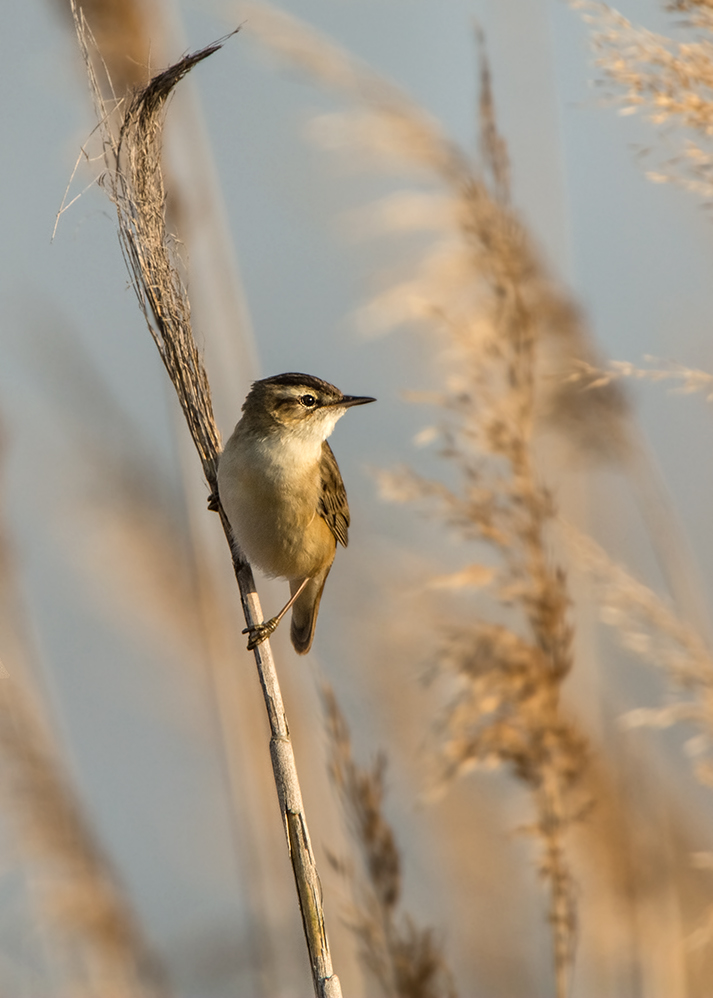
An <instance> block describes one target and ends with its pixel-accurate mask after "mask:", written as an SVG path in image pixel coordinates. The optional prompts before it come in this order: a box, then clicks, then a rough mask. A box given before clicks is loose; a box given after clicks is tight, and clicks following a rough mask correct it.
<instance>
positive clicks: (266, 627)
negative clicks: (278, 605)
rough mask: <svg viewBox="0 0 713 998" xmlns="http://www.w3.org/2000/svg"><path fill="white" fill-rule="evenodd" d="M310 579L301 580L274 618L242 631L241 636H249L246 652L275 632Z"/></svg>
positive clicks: (309, 576) (309, 577)
mask: <svg viewBox="0 0 713 998" xmlns="http://www.w3.org/2000/svg"><path fill="white" fill-rule="evenodd" d="M311 578H312V576H311V575H308V576H307V578H306V579H303V580H302V582H301V583H300V587H299V589H298V590H297V591H296V592H295V593H294V594H293V595H292V596H291V597H290V599H289V600H288V601H287V603H285V605H284V606H283V608H282V609H281V610H280V612H279V613H278V614H277V615H276V616H275V617H270V619H269V620H264V621H263V622H262V624H253V626H252V627H246V628H244V629H243V634H249V635H250V637H249V639H248V651H252V650H253V649H254V648H257V646H258V645H261V644H262V643H263V641H265V640H266V639H267V638H269V637H270V635H271V634H273V633H274V632H275V631H276V630H277V625H278V624H279V623H280V621H281V620H282V618H283V617H284V616H285V614H286V613H287V611H288V610H289V609H290V608H291V607H292V605H293V604H294V602H295V600H296V599H297V597H298V596H300V594H301V593H302V592H303V591H304V588H305V586H306V585H307V583H308V582H309V580H310V579H311Z"/></svg>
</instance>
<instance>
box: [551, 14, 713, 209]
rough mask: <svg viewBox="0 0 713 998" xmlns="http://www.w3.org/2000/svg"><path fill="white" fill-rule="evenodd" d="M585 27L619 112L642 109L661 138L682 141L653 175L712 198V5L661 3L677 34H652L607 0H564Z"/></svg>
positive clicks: (667, 141)
mask: <svg viewBox="0 0 713 998" xmlns="http://www.w3.org/2000/svg"><path fill="white" fill-rule="evenodd" d="M570 3H571V5H572V6H573V7H574V8H575V9H577V10H581V11H582V16H583V18H584V20H585V21H587V22H588V23H589V25H590V26H591V40H592V45H593V48H594V51H595V53H596V65H597V67H598V69H599V70H600V72H601V80H600V81H599V82H600V83H601V84H602V85H603V87H604V89H605V91H606V92H608V93H609V95H610V97H611V99H612V101H613V102H614V103H615V104H616V105H618V106H619V107H620V113H621V114H634V113H637V112H639V111H640V112H642V113H643V114H644V115H645V116H646V117H647V118H648V119H649V120H650V121H651V122H653V123H654V124H655V125H659V126H663V127H665V133H666V144H667V145H670V144H671V142H672V137H673V136H677V135H680V134H682V135H683V136H684V137H685V136H688V137H687V138H684V141H681V140H680V139H678V140H677V144H678V145H679V146H680V148H678V149H677V150H676V151H675V152H674V153H673V155H671V156H668V157H667V158H666V159H665V160H664V162H663V163H662V165H661V167H660V168H659V169H657V170H652V171H650V172H649V173H648V176H649V178H650V179H651V180H654V181H659V182H666V181H674V182H676V183H678V184H680V185H681V186H683V187H685V188H687V189H688V190H690V191H693V192H694V193H696V194H699V195H701V196H702V197H704V198H710V197H711V195H712V194H713V148H712V147H711V144H710V139H711V135H713V99H712V98H711V90H712V88H713V7H712V6H711V4H710V3H709V2H708V0H672V2H670V3H668V4H667V5H666V9H667V10H668V11H669V12H670V13H672V14H675V15H681V14H683V15H685V16H684V17H683V18H681V17H680V16H677V17H676V21H675V25H672V27H674V26H675V29H676V31H677V33H678V34H679V35H680V33H681V30H682V29H683V32H684V38H683V40H680V41H678V40H675V39H674V38H667V37H665V36H662V35H657V34H654V33H653V32H651V31H648V30H646V29H645V28H642V27H638V26H636V25H634V24H632V23H631V21H629V20H627V18H625V17H624V16H622V14H620V13H619V12H618V11H616V10H614V9H612V8H611V7H608V6H607V5H606V4H603V3H599V2H592V0H570Z"/></svg>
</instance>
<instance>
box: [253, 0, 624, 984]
mask: <svg viewBox="0 0 713 998" xmlns="http://www.w3.org/2000/svg"><path fill="white" fill-rule="evenodd" d="M249 30H251V31H253V32H257V33H258V34H259V35H260V36H261V37H262V38H263V39H264V40H265V41H266V42H267V43H268V44H269V45H270V46H271V47H273V48H274V49H276V50H277V51H278V52H279V53H280V54H281V55H282V56H283V57H285V58H286V59H287V60H288V61H289V62H290V64H292V65H297V66H299V67H300V68H303V69H305V70H306V71H307V72H308V73H310V74H311V75H312V76H314V77H316V78H317V79H319V80H320V81H321V82H323V83H326V85H327V86H328V87H331V88H334V87H337V88H339V89H340V90H343V91H346V93H347V95H348V96H349V97H351V98H353V99H355V100H356V101H357V103H358V104H359V105H360V108H359V110H358V111H356V112H354V111H350V112H347V113H346V114H344V115H343V116H335V115H332V116H330V117H329V118H328V119H326V120H323V121H322V122H321V123H320V129H319V131H320V134H321V135H322V137H323V138H325V139H326V140H327V141H328V142H330V143H331V144H333V145H339V146H342V147H347V148H348V149H349V152H350V153H351V155H352V157H353V156H354V155H355V154H359V153H361V154H364V153H367V154H369V155H370V156H371V157H372V158H374V157H376V159H377V162H378V164H379V165H380V166H383V165H384V163H386V164H387V165H389V166H393V165H394V163H396V164H397V165H398V166H399V167H400V168H401V169H403V168H406V169H408V170H412V171H414V170H415V171H417V172H418V173H419V175H420V176H423V175H425V177H426V178H427V179H428V180H430V182H431V183H433V182H435V184H436V185H437V190H438V194H437V196H431V197H428V196H427V195H425V194H423V193H419V194H418V195H417V196H415V197H409V196H408V195H401V196H400V197H398V199H396V198H395V199H392V200H391V202H390V203H389V204H388V206H387V209H388V211H389V217H390V219H391V220H392V219H393V218H394V217H396V218H397V220H398V221H399V222H400V223H401V224H402V225H404V226H411V227H414V228H415V227H419V226H422V225H423V224H424V221H425V223H426V226H427V227H429V228H433V229H436V230H437V231H439V232H440V233H441V239H440V240H439V241H437V242H436V245H435V248H434V249H432V250H431V251H429V252H428V253H427V255H426V257H425V259H424V260H423V262H422V263H421V265H420V267H419V269H418V272H417V273H416V274H415V276H413V277H410V278H408V279H406V280H404V281H403V282H401V283H400V284H398V285H397V286H396V287H393V288H391V289H389V290H387V291H385V292H384V293H383V294H382V295H381V296H380V297H379V298H378V299H377V300H376V301H375V302H373V303H372V304H371V305H370V306H369V307H368V308H367V309H366V310H365V314H364V318H365V319H366V320H367V321H368V322H369V323H370V324H371V325H372V326H373V327H378V328H387V327H389V326H393V325H395V324H397V323H400V322H405V321H414V320H417V321H422V322H424V321H425V322H427V323H428V324H429V328H430V329H431V330H432V331H433V337H434V341H435V344H436V357H437V360H436V363H437V364H438V367H439V368H440V372H439V374H436V373H435V371H434V374H433V378H432V384H433V385H434V388H433V389H432V390H431V391H429V392H427V393H424V394H423V395H421V396H419V395H416V397H417V398H421V399H422V400H424V401H430V402H434V403H436V404H437V405H438V406H439V407H440V409H441V411H442V413H443V417H442V421H441V423H440V424H439V426H438V427H436V428H435V429H433V430H432V431H431V434H430V435H431V436H435V437H437V438H439V439H440V440H441V442H442V453H443V455H444V456H445V457H447V458H448V459H449V461H450V463H451V467H452V472H449V473H448V475H449V477H452V475H453V473H454V474H455V477H456V479H457V483H456V484H455V485H447V484H445V482H443V481H435V480H429V479H426V478H424V477H422V476H420V475H418V474H416V473H415V472H413V471H408V470H405V471H401V472H382V473H381V474H380V476H379V477H380V481H381V485H382V489H383V492H384V494H385V495H387V496H388V497H389V498H391V499H396V500H416V501H419V502H421V503H422V504H426V505H427V506H429V507H430V508H431V509H435V511H436V515H437V516H439V517H440V518H442V520H443V521H444V522H445V524H446V525H447V526H448V527H450V528H452V529H454V530H455V531H456V532H457V533H458V535H459V536H460V537H461V538H462V540H463V541H465V542H468V543H479V544H485V545H486V546H488V547H489V548H490V549H491V550H492V551H493V552H494V554H495V559H494V560H495V562H496V564H494V565H493V566H492V570H491V572H490V573H489V574H490V577H491V590H492V591H493V593H494V594H495V597H496V600H498V601H499V602H500V603H501V605H502V606H503V607H507V608H508V611H509V613H510V615H511V618H512V622H511V623H508V624H507V625H504V624H503V625H500V624H491V623H486V622H484V621H482V620H477V619H476V620H475V621H474V622H469V623H467V624H464V625H457V626H446V627H445V628H444V629H443V634H442V642H441V653H440V656H439V661H438V668H439V670H441V671H442V672H445V673H448V675H449V676H451V677H455V678H456V682H457V684H458V687H459V689H460V693H459V695H458V696H457V698H456V699H455V700H454V701H453V702H452V703H451V705H450V707H449V708H448V710H447V712H446V716H445V718H444V719H443V721H442V723H441V725H440V752H439V768H440V776H441V779H442V780H445V781H447V780H450V779H452V778H453V777H454V776H456V775H459V774H460V773H461V772H463V771H465V770H466V769H468V768H471V767H472V766H474V765H492V764H503V765H505V766H507V767H508V768H509V769H510V770H511V772H512V773H513V774H514V775H515V776H516V778H517V779H518V780H519V781H521V782H522V784H523V785H524V786H525V787H526V788H527V789H528V791H529V792H530V794H531V797H532V802H533V807H534V812H535V819H534V822H533V825H532V827H531V829H530V831H531V832H532V833H533V834H534V835H535V836H537V838H538V840H539V844H540V848H541V857H540V860H539V864H538V868H539V872H540V874H541V876H542V878H543V879H544V881H545V883H546V884H547V887H548V890H549V897H550V904H549V918H550V922H551V924H552V932H553V951H554V966H555V976H556V992H557V995H558V996H559V998H564V996H565V995H566V994H567V993H568V990H569V981H570V975H571V969H572V963H573V959H574V950H575V941H576V934H577V903H576V886H575V878H574V874H573V872H572V869H571V866H570V862H569V859H568V856H567V849H566V838H567V833H568V831H569V829H570V826H571V824H572V823H573V822H574V821H576V820H578V819H579V818H580V817H581V815H582V813H583V808H584V803H585V802H584V799H583V795H582V793H581V790H580V780H581V776H582V773H583V770H584V767H585V764H586V758H587V747H586V741H585V739H584V737H583V736H582V735H581V733H580V732H579V731H578V730H577V729H576V727H575V726H574V725H573V724H572V723H571V722H570V721H569V720H568V719H567V717H566V715H565V713H564V711H563V709H562V707H561V704H560V694H561V688H562V684H563V683H564V681H565V679H566V678H567V676H568V674H569V672H570V670H571V669H572V666H573V654H572V627H571V624H570V621H569V613H568V611H569V595H568V591H567V583H566V577H565V574H564V572H563V571H562V569H561V568H560V567H559V566H557V565H555V564H554V563H553V560H552V557H551V553H550V541H549V532H550V527H551V524H552V520H553V517H554V512H555V506H554V502H553V499H552V496H551V494H550V492H549V491H548V489H547V488H546V487H544V486H543V485H542V484H541V481H540V473H539V470H538V466H537V460H536V456H535V452H534V444H533V434H534V430H535V420H536V411H537V408H538V403H539V393H538V386H539V379H538V375H539V374H540V367H539V364H540V361H541V357H542V351H543V344H544V343H548V342H549V343H550V344H551V343H552V342H553V341H555V340H557V339H558V338H562V339H565V340H566V342H567V344H568V347H569V348H570V349H571V350H573V352H574V353H575V355H580V356H581V352H580V349H581V348H582V346H583V344H584V339H583V333H582V331H581V329H580V328H579V327H578V326H577V323H576V310H574V309H573V308H572V307H571V306H570V305H569V303H568V302H567V301H566V300H565V299H564V298H563V297H562V295H561V294H560V293H559V291H558V290H557V289H556V287H555V285H554V283H553V281H552V280H551V279H550V278H549V276H548V275H547V273H546V271H545V268H544V266H543V265H542V263H541V261H540V259H539V256H538V254H537V252H536V250H535V248H534V246H533V243H532V240H531V238H530V236H529V234H528V232H527V230H526V228H525V226H524V225H523V223H522V222H521V221H520V219H519V217H518V215H517V213H516V212H515V211H514V209H513V208H512V207H511V203H510V186H509V163H508V157H507V150H506V146H505V143H504V141H503V139H502V137H501V136H500V135H499V133H498V129H497V125H496V119H495V111H494V106H493V102H492V94H491V89H490V76H489V71H488V67H487V62H486V60H485V58H484V57H483V62H482V65H483V72H482V78H481V108H480V116H481V124H482V129H481V136H480V141H481V163H480V164H478V165H475V164H472V163H471V162H470V161H469V159H468V157H467V156H466V155H465V154H464V153H463V152H462V151H461V150H460V149H458V148H457V147H456V146H454V145H453V144H452V143H451V142H450V141H449V140H448V139H446V138H445V137H444V136H443V134H442V133H441V131H440V128H439V127H438V125H437V124H436V123H435V122H434V121H433V120H432V119H430V118H429V117H428V116H427V115H426V114H425V113H424V112H422V111H421V110H420V109H419V108H418V107H416V106H415V105H413V104H412V103H411V102H410V101H409V100H408V98H407V97H405V96H404V95H403V94H402V93H401V92H400V91H398V90H397V89H396V88H395V87H394V86H392V85H391V84H389V83H388V82H386V81H384V80H381V79H379V78H378V77H376V75H375V74H374V73H372V72H371V71H370V70H368V69H365V68H363V67H361V66H359V65H358V64H357V63H356V62H355V61H354V60H352V59H351V58H350V57H349V56H347V55H346V54H345V53H343V52H341V51H339V50H337V49H336V48H335V47H333V46H331V45H330V44H329V43H327V42H326V41H324V40H323V39H321V38H319V37H318V36H316V35H315V34H314V33H312V32H309V31H307V30H306V29H305V28H303V27H302V26H300V25H298V24H297V23H296V22H295V21H293V20H292V19H291V18H288V17H287V16H286V15H282V14H278V13H276V12H273V11H268V10H267V9H266V8H264V7H262V6H259V7H258V6H251V7H250V19H249ZM574 344H576V346H574ZM439 379H442V382H443V384H442V387H440V388H437V387H436V385H437V384H438V381H439ZM576 394H577V393H576V392H573V393H571V395H570V399H571V402H570V404H571V405H577V404H578V403H581V397H582V396H581V393H579V395H580V398H579V399H576ZM610 399H611V401H610V404H608V405H607V404H604V405H603V406H602V409H601V413H595V414H594V416H593V415H592V413H593V410H591V411H589V412H588V411H587V403H586V400H585V403H584V405H580V411H581V412H582V414H583V415H582V419H583V421H584V422H585V425H586V427H587V432H588V433H589V434H590V436H591V437H592V439H593V440H596V441H598V442H597V445H596V446H597V447H599V448H600V449H601V450H603V451H604V452H605V453H610V454H611V453H614V454H616V453H617V448H622V447H624V446H625V445H626V444H625V436H624V433H623V432H622V430H621V426H620V424H621V410H620V404H619V395H618V393H617V392H616V390H613V391H612V392H611V393H610ZM600 401H601V399H600ZM600 414H601V415H602V417H603V418H602V419H601V420H600V421H599V423H597V422H596V419H597V416H598V415H600ZM605 433H606V438H604V434H605ZM599 441H601V442H599ZM490 557H491V560H492V555H491V556H490ZM483 574H485V577H487V576H488V572H485V573H483V572H482V571H481V568H480V566H477V565H476V566H472V565H471V566H468V567H467V568H465V570H463V569H460V570H459V571H458V572H457V573H456V576H455V580H456V581H455V583H454V585H453V587H452V588H454V589H457V588H459V587H460V585H461V582H462V580H463V578H470V577H471V576H478V577H479V578H481V579H482V577H483ZM440 584H441V585H442V584H443V580H442V579H441V580H440ZM471 616H472V615H471ZM375 786H378V781H377V783H376V784H375Z"/></svg>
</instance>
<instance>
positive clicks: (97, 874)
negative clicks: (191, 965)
mask: <svg viewBox="0 0 713 998" xmlns="http://www.w3.org/2000/svg"><path fill="white" fill-rule="evenodd" d="M0 797H1V798H2V800H3V802H4V807H3V811H4V813H5V815H6V816H7V822H8V824H9V826H10V828H11V829H12V830H13V833H14V834H13V841H14V843H15V849H16V852H17V854H18V855H19V857H20V858H21V860H22V861H23V863H24V864H25V865H26V868H27V870H28V873H29V882H30V886H31V889H32V891H33V894H34V896H35V898H36V915H37V917H38V919H39V922H40V924H41V925H44V926H45V927H46V928H47V930H48V936H49V939H50V944H51V956H52V957H53V962H54V963H55V972H56V973H58V975H59V980H56V979H55V981H54V984H55V987H57V988H58V989H59V993H68V994H80V995H87V996H92V998H93V996H95V995H102V996H106V998H150V996H158V995H161V996H162V998H166V996H168V994H169V990H168V987H167V985H166V983H165V980H164V978H163V973H162V972H161V971H160V969H159V966H158V963H157V961H156V959H155V957H154V956H153V954H152V952H151V950H150V947H149V946H148V944H147V942H146V940H145V938H144V936H143V932H142V929H141V926H140V925H139V923H138V921H137V920H136V918H135V916H134V913H133V912H132V910H131V908H130V906H129V904H128V902H127V900H126V898H125V897H124V896H123V894H122V891H121V888H120V886H119V883H118V880H117V876H116V873H115V871H114V870H113V868H112V864H111V863H110V861H109V859H108V857H107V856H106V854H105V853H104V851H103V849H102V848H101V846H100V844H99V843H98V842H97V840H96V838H95V836H94V833H93V831H92V830H91V828H90V826H89V824H88V822H87V819H86V816H85V815H84V813H83V811H82V808H81V805H80V803H79V801H78V800H77V797H76V795H75V792H74V790H73V788H72V786H71V784H70V781H69V779H68V777H67V774H66V773H65V771H64V766H63V763H62V755H61V751H60V749H59V747H58V745H57V744H55V743H54V742H53V740H52V739H51V738H50V737H49V734H48V732H47V731H46V730H45V729H44V725H43V724H42V722H41V721H40V718H39V715H38V713H37V710H36V708H34V706H33V705H32V703H31V700H30V699H29V698H28V693H27V691H26V690H23V688H22V684H21V683H20V682H19V681H18V680H17V679H16V678H10V677H9V676H7V675H6V676H4V677H3V678H0ZM65 989H66V990H65Z"/></svg>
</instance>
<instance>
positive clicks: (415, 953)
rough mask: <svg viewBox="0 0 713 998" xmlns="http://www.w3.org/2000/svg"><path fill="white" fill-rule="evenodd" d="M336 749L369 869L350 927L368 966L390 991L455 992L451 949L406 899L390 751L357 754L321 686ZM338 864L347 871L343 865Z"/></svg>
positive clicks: (337, 779)
mask: <svg viewBox="0 0 713 998" xmlns="http://www.w3.org/2000/svg"><path fill="white" fill-rule="evenodd" d="M322 699H323V702H324V708H325V717H326V725H327V739H328V751H329V772H330V776H331V778H332V782H333V784H334V786H335V787H336V790H337V793H338V794H339V799H340V801H341V804H342V808H343V810H344V813H345V815H346V818H347V823H348V826H349V831H350V833H351V836H352V840H353V842H354V844H355V845H356V847H357V849H358V851H359V853H360V855H361V858H362V865H363V869H364V872H365V877H364V878H356V877H353V878H352V881H353V884H354V887H355V889H356V891H357V894H358V901H357V904H356V907H355V909H354V911H353V913H352V916H351V928H352V930H353V931H354V933H355V935H356V937H357V939H358V940H359V944H360V954H361V958H362V961H363V963H364V966H365V967H366V968H367V969H368V970H369V971H370V972H371V973H372V974H373V976H374V978H375V979H376V980H377V981H378V983H379V986H380V988H381V990H382V993H383V994H384V995H385V996H386V998H456V992H455V987H454V984H453V980H452V977H451V973H450V971H449V969H448V966H447V964H446V961H445V957H444V955H443V952H442V950H441V947H440V946H439V944H438V942H437V940H436V938H435V935H434V933H433V931H432V930H431V929H420V928H419V927H418V926H417V925H416V924H415V923H414V922H413V920H412V919H411V918H410V917H409V916H408V915H407V914H401V913H400V912H399V905H400V902H401V857H400V854H399V850H398V846H397V844H396V840H395V838H394V833H393V831H392V829H391V826H390V825H389V823H388V822H387V821H386V819H385V818H384V814H383V799H384V777H385V772H386V759H385V757H384V756H383V755H380V756H378V757H377V758H376V760H375V761H374V764H373V766H372V767H371V768H370V769H365V768H362V767H361V766H359V765H358V764H357V763H356V762H355V761H354V758H353V755H352V747H351V738H350V735H349V728H348V727H347V722H346V719H345V717H344V715H343V714H342V712H341V710H340V708H339V704H338V703H337V698H336V696H335V694H334V691H333V690H332V689H331V687H329V686H326V685H325V686H324V687H323V689H322ZM335 866H337V868H338V869H339V870H340V871H341V872H345V868H344V866H343V865H341V864H339V863H338V862H337V861H335Z"/></svg>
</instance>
